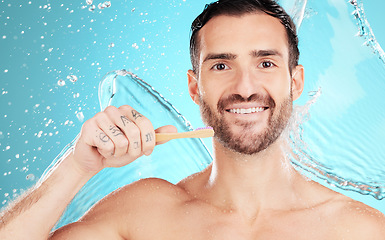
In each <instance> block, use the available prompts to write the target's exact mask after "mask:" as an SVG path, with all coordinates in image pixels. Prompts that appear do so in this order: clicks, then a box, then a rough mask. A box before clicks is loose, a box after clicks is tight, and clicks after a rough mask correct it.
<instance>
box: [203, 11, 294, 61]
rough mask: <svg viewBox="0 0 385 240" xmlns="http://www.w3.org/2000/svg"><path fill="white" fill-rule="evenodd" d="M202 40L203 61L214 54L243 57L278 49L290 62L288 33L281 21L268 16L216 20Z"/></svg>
mask: <svg viewBox="0 0 385 240" xmlns="http://www.w3.org/2000/svg"><path fill="white" fill-rule="evenodd" d="M199 38H200V41H199V42H200V50H201V52H200V59H201V61H202V59H204V57H205V55H207V54H209V53H212V52H216V53H219V52H233V53H236V54H241V53H242V52H247V53H249V52H250V51H252V50H264V49H275V50H277V51H279V52H280V53H281V54H282V55H283V57H284V58H285V59H288V38H287V34H286V29H285V27H284V26H283V25H282V23H281V22H280V21H279V20H278V19H277V18H274V17H272V16H270V15H268V14H265V13H258V12H257V13H250V14H244V15H241V16H229V15H220V16H216V17H214V18H212V19H210V20H209V21H208V22H207V23H206V25H205V26H203V27H202V29H201V30H200V32H199Z"/></svg>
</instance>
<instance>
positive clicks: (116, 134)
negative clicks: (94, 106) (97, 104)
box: [96, 112, 128, 157]
mask: <svg viewBox="0 0 385 240" xmlns="http://www.w3.org/2000/svg"><path fill="white" fill-rule="evenodd" d="M96 123H97V125H98V127H99V128H100V129H101V130H102V131H103V132H104V134H105V135H106V136H102V135H103V134H101V135H100V137H101V138H102V137H104V139H107V137H108V138H109V139H110V140H111V141H112V142H113V145H114V152H113V155H114V156H115V157H119V156H123V155H125V154H127V150H128V140H127V138H126V136H125V135H124V134H123V132H122V131H121V130H120V128H119V127H118V126H116V125H115V124H114V122H113V121H111V119H110V118H109V116H108V115H107V114H106V113H105V112H101V113H99V114H98V116H97V117H96ZM101 141H103V140H101Z"/></svg>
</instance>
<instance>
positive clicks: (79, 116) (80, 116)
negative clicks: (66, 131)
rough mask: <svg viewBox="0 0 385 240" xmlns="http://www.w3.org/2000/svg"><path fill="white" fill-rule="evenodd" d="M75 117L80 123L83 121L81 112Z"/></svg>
mask: <svg viewBox="0 0 385 240" xmlns="http://www.w3.org/2000/svg"><path fill="white" fill-rule="evenodd" d="M76 117H77V118H78V119H79V121H80V122H83V121H84V115H83V112H78V113H77V114H76Z"/></svg>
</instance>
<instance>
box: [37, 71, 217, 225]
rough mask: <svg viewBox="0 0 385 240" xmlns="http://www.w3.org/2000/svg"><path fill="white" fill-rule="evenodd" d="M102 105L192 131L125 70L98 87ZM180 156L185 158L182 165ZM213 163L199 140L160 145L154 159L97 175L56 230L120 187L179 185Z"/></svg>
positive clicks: (69, 147)
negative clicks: (153, 182) (156, 181)
mask: <svg viewBox="0 0 385 240" xmlns="http://www.w3.org/2000/svg"><path fill="white" fill-rule="evenodd" d="M99 101H100V107H101V109H102V110H104V109H105V108H106V107H107V106H110V105H113V106H116V107H119V106H121V105H125V104H128V105H130V106H132V107H133V108H135V109H136V110H137V111H139V112H140V113H141V114H143V115H144V116H146V117H147V118H149V119H150V120H151V122H152V124H153V126H154V128H158V127H160V126H163V125H168V124H172V125H174V126H176V127H177V129H178V131H180V132H181V131H190V130H192V129H193V128H192V126H191V124H190V123H189V122H188V121H187V120H186V118H185V117H184V116H183V115H182V114H181V113H180V112H179V111H178V110H177V109H175V107H174V106H173V105H172V104H171V103H170V102H168V101H167V100H166V99H165V98H164V97H163V96H162V95H161V94H160V93H159V92H157V91H156V90H155V89H154V88H153V87H152V86H151V85H149V84H148V83H146V82H145V81H143V80H142V79H140V78H138V77H137V76H136V75H134V74H132V73H131V72H128V71H126V70H117V71H112V72H109V73H107V74H106V75H105V76H104V77H103V79H102V80H101V82H100V84H99ZM77 139H78V137H76V138H75V139H74V140H73V141H72V142H71V143H70V144H68V145H67V146H66V147H65V148H64V149H63V151H62V152H61V153H60V154H59V155H58V157H57V158H56V159H55V160H54V161H53V162H52V164H51V165H50V167H48V168H47V170H46V172H45V173H44V174H43V177H42V178H41V179H40V181H39V183H38V184H40V183H41V182H42V181H43V180H44V179H45V178H46V177H47V176H48V175H49V173H50V172H51V171H52V169H54V168H55V167H56V166H57V164H58V163H59V162H60V159H62V158H63V157H64V156H66V154H67V153H68V151H69V150H72V149H73V147H74V145H75V143H76V141H77ZM165 156H167V157H165ZM180 156H183V161H181V159H180ZM211 161H212V157H211V155H210V153H209V151H208V149H207V148H206V146H205V145H204V144H203V142H202V141H201V140H200V139H180V140H173V141H170V142H168V143H167V144H164V145H159V146H157V147H156V148H155V149H154V152H153V153H152V154H151V156H148V157H146V156H144V157H141V158H140V159H138V160H136V161H135V162H133V163H131V164H129V165H127V166H125V167H121V168H107V169H104V170H102V171H101V172H100V173H98V174H97V175H95V176H94V177H93V178H92V179H91V180H90V181H88V182H87V184H86V185H85V186H84V187H83V188H82V190H80V192H79V193H78V194H77V195H76V197H75V198H74V199H73V200H72V202H71V204H70V205H69V206H68V207H67V210H66V212H65V213H64V214H63V216H62V218H61V220H60V221H59V222H58V224H57V225H56V228H58V227H60V226H63V225H65V224H68V223H70V222H73V221H76V220H77V219H78V218H79V217H81V216H82V215H83V214H84V213H85V212H86V211H87V210H88V209H89V208H90V207H91V206H92V205H93V204H95V203H96V202H97V201H98V200H100V199H101V198H103V197H104V196H106V195H107V194H109V193H111V192H112V191H114V190H116V189H117V188H119V187H122V186H125V185H127V184H129V183H132V182H134V181H136V180H139V179H141V178H148V177H159V178H162V179H165V180H167V181H169V182H172V183H177V182H178V181H180V180H181V179H183V178H185V177H187V176H189V175H191V174H193V173H195V172H198V171H201V170H203V169H204V168H205V167H207V166H208V164H209V163H210V162H211Z"/></svg>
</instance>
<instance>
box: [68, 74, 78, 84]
mask: <svg viewBox="0 0 385 240" xmlns="http://www.w3.org/2000/svg"><path fill="white" fill-rule="evenodd" d="M67 79H68V80H70V81H71V82H73V83H74V82H76V81H77V80H78V77H76V76H75V75H69V76H67Z"/></svg>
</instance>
